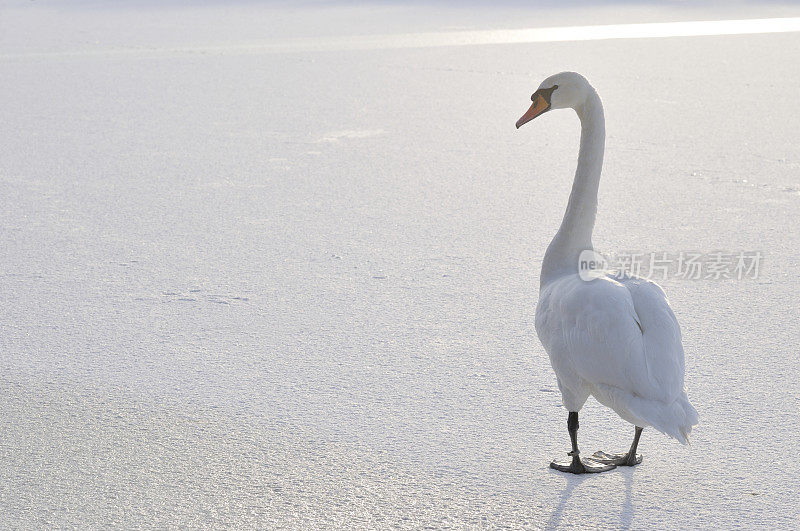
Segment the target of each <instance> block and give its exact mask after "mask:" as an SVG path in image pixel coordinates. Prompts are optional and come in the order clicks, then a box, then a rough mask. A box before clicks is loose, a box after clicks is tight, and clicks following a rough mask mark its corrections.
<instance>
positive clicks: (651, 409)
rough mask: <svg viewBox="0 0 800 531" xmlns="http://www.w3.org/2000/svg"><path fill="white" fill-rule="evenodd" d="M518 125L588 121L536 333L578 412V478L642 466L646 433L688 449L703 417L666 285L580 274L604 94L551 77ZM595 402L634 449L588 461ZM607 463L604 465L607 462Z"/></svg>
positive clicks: (567, 402)
mask: <svg viewBox="0 0 800 531" xmlns="http://www.w3.org/2000/svg"><path fill="white" fill-rule="evenodd" d="M531 99H532V100H533V102H534V103H533V105H531V109H530V110H529V111H528V112H527V113H526V114H525V115H524V116H523V117H522V118H520V121H519V122H517V127H520V126H521V125H522V124H524V123H526V122H528V121H530V120H532V119H533V118H535V117H536V116H538V115H540V114H542V113H543V112H546V111H548V110H550V109H551V108H573V109H575V111H576V112H577V114H578V117H579V118H580V120H581V142H580V151H579V155H578V167H577V170H576V173H575V180H574V182H573V186H572V193H571V194H570V198H569V203H568V205H567V210H566V213H565V214H564V219H563V221H562V223H561V227H560V228H559V230H558V232H557V233H556V235H555V237H554V238H553V241H552V242H551V243H550V246H549V247H548V249H547V252H546V253H545V257H544V261H543V263H542V274H541V285H540V290H539V304H538V306H537V308H536V332H537V334H538V335H539V339H540V340H541V342H542V344H543V345H544V348H545V350H546V351H547V353H548V355H549V356H550V363H551V365H552V366H553V370H554V371H555V373H556V377H557V379H558V386H559V389H560V390H561V395H562V400H563V403H564V406H565V407H566V408H567V410H568V411H569V412H570V416H569V421H568V427H569V431H570V436H571V437H572V443H573V451H572V452H570V455H571V456H572V462H571V463H569V464H567V463H558V462H554V463H553V465H552V466H553V467H554V468H557V469H559V470H565V471H569V472H575V473H580V472H593V471H603V470H608V469H610V468H613V467H614V465H634V464H637V463H638V462H640V460H641V457H640V456H637V455H636V446H637V444H638V440H639V435H640V433H641V428H643V427H645V426H652V427H654V428H656V429H657V430H659V431H661V432H663V433H665V434H667V435H669V436H671V437H674V438H676V439H678V440H679V441H680V442H682V443H684V444H686V443H688V441H689V439H688V437H689V433H690V432H691V429H692V426H693V425H695V424H697V412H696V411H695V409H694V408H693V407H692V405H691V404H690V403H689V400H688V398H687V396H686V393H685V391H684V355H683V346H682V344H681V333H680V328H679V326H678V321H677V320H676V318H675V315H674V313H673V312H672V309H671V308H670V306H669V303H668V302H667V299H666V297H665V296H664V292H663V291H662V290H661V288H660V287H659V286H658V285H657V284H655V283H654V282H651V281H649V280H646V279H643V278H639V277H635V276H621V275H615V274H613V273H611V272H600V273H599V274H595V275H593V278H592V279H590V280H584V278H585V277H584V278H582V276H581V275H579V256H580V255H581V252H585V251H591V250H592V249H593V247H592V231H593V229H594V221H595V215H596V212H597V189H598V185H599V182H600V172H601V169H602V165H603V151H604V148H605V122H604V117H603V106H602V103H601V102H600V98H599V97H598V96H597V93H596V92H595V91H594V89H593V88H592V87H591V85H589V83H588V82H587V81H586V80H585V79H584V78H583V77H582V76H580V75H579V74H575V73H573V72H563V73H561V74H556V75H555V76H551V77H550V78H548V79H547V80H545V81H544V82H543V83H542V85H541V86H540V88H539V90H537V92H536V93H534V95H533V96H532V97H531ZM589 395H592V396H594V397H595V398H596V399H597V400H598V401H599V402H600V403H602V404H604V405H606V406H608V407H610V408H611V409H613V410H614V411H615V412H617V414H619V416H620V417H622V418H623V419H625V420H627V421H628V422H630V423H632V424H634V425H635V426H636V427H637V429H636V436H635V439H634V444H633V445H632V447H631V451H630V452H628V453H627V454H619V455H616V456H611V455H609V454H602V453H598V454H595V456H594V459H590V460H582V459H580V458H579V452H578V447H577V429H578V411H579V410H580V409H581V408H582V407H583V404H584V403H585V402H586V399H587V398H588V397H589ZM600 463H603V464H604V465H603V464H600Z"/></svg>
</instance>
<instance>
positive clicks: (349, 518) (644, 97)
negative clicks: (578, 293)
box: [0, 1, 800, 529]
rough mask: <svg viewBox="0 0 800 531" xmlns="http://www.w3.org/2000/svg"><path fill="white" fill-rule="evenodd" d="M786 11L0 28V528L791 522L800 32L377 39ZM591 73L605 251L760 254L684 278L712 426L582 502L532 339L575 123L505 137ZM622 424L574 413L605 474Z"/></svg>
mask: <svg viewBox="0 0 800 531" xmlns="http://www.w3.org/2000/svg"><path fill="white" fill-rule="evenodd" d="M621 11H622V13H621ZM797 16H800V9H798V8H797V7H793V6H791V5H788V6H787V5H783V4H767V5H763V6H755V5H753V6H750V5H747V4H742V5H734V6H727V5H715V4H703V5H702V6H700V7H697V6H683V5H679V4H668V5H666V6H660V7H659V6H654V5H650V4H648V3H646V2H643V3H640V4H636V5H635V6H628V7H626V8H625V9H624V10H621V9H620V7H619V6H618V5H615V4H608V5H607V6H601V7H592V8H589V7H587V6H586V5H582V4H576V5H571V6H568V7H556V3H548V4H546V5H545V6H544V7H542V8H540V9H537V8H535V7H530V6H528V5H526V3H521V2H520V3H514V2H507V3H503V2H500V3H499V4H497V3H492V4H491V5H489V3H488V2H487V3H485V4H482V3H472V4H470V5H469V6H468V7H463V8H450V7H447V6H446V5H444V4H442V3H439V4H433V5H430V6H427V7H423V6H419V5H417V6H413V7H403V6H401V5H397V4H392V3H375V4H368V5H356V4H350V3H345V4H333V3H318V4H310V5H306V6H301V7H298V6H296V5H289V4H274V5H259V4H256V3H247V2H244V3H241V4H234V5H225V4H223V3H213V2H211V3H207V4H205V5H203V6H200V7H196V6H195V7H192V6H190V5H189V3H188V2H186V3H184V2H174V3H171V4H168V5H166V6H164V5H158V3H155V2H152V3H151V2H139V3H138V4H135V5H132V6H130V7H126V8H123V7H119V6H117V5H116V4H111V3H109V4H104V3H102V2H88V1H87V2H78V3H75V4H73V5H70V6H67V5H61V4H55V5H51V4H45V3H42V2H36V3H33V2H6V3H5V4H3V5H2V6H1V7H0V101H2V105H0V127H2V133H3V134H2V136H1V137H0V205H1V206H2V208H1V209H0V230H2V234H3V237H2V247H0V429H1V430H2V431H0V526H2V527H10V528H30V527H39V526H46V527H65V526H81V527H83V526H87V527H106V526H108V525H114V524H116V525H121V526H125V527H136V526H162V525H165V524H173V525H175V526H197V527H200V526H202V527H208V526H212V525H233V524H236V525H243V526H247V525H252V526H276V525H283V526H286V527H296V526H298V525H307V526H312V527H321V526H347V527H352V526H365V527H386V526H389V525H397V526H401V527H423V526H428V525H431V526H437V527H438V526H448V525H453V526H462V525H475V526H503V525H508V526H512V527H523V526H524V527H556V526H564V527H572V526H575V527H633V528H652V527H657V528H659V527H660V528H663V527H670V528H709V529H711V528H714V529H716V528H720V527H724V528H731V527H742V528H754V527H761V528H789V527H797V526H798V525H800V511H798V509H797V507H796V502H795V499H796V497H797V492H798V490H800V466H799V465H798V461H797V459H796V458H797V456H798V455H800V441H798V431H799V429H800V411H798V396H800V383H798V370H797V361H796V360H797V357H798V356H797V338H798V336H800V325H798V293H800V280H799V278H798V277H799V276H800V259H798V249H800V232H798V230H797V219H798V217H800V145H798V142H797V117H798V116H800V99H798V98H797V87H798V84H799V83H800V60H798V59H800V57H798V50H800V33H797V32H789V33H774V34H754V35H717V36H703V37H667V38H657V39H626V40H593V41H583V42H571V41H567V42H528V43H516V44H509V43H505V44H475V45H459V46H444V45H440V44H441V43H436V42H430V40H428V41H425V40H424V39H423V41H425V42H421V44H420V45H419V46H418V47H413V46H412V47H409V46H384V45H381V46H379V45H375V46H372V47H370V46H366V45H364V43H369V42H379V43H380V42H383V43H385V42H388V41H387V39H390V38H391V36H392V35H400V34H402V35H406V36H407V35H413V34H431V33H436V34H441V33H447V32H483V31H488V30H502V29H520V28H534V27H547V26H576V25H589V24H622V23H643V22H670V21H692V20H730V19H747V18H770V17H797ZM376 36H378V37H376ZM404 38H406V37H404ZM348 39H350V40H348ZM373 39H374V40H373ZM347 42H356V43H359V45H358V46H342V43H347ZM310 43H311V44H313V46H312V45H311V44H310ZM336 43H338V45H337V46H334V45H333V44H336ZM568 69H569V70H576V71H579V72H581V73H583V74H585V75H586V76H587V78H589V80H590V81H591V82H592V83H593V84H594V85H595V86H596V88H597V90H598V92H599V93H600V95H601V97H602V98H603V101H604V105H605V109H606V121H607V128H608V130H607V132H608V139H607V151H606V162H605V168H604V176H603V180H602V182H601V190H600V211H599V217H598V222H597V225H596V229H595V243H596V245H597V246H598V248H600V249H607V250H625V249H627V250H631V249H635V250H644V251H666V252H679V251H684V250H700V251H704V252H711V251H715V250H724V251H731V252H733V251H739V250H752V251H762V252H763V253H764V261H763V264H762V268H761V270H760V275H759V277H758V278H757V279H749V280H718V281H713V280H698V281H688V280H680V279H676V278H671V279H668V280H666V281H660V284H662V286H663V287H664V289H665V291H666V292H667V295H668V296H669V298H670V301H671V303H672V306H673V308H674V310H675V312H676V314H677V316H678V319H679V321H680V323H681V326H682V330H683V334H684V345H685V348H686V362H687V363H686V380H687V390H688V394H689V396H690V398H691V400H692V403H693V404H694V405H695V407H696V408H697V409H698V411H699V413H700V419H701V423H700V425H699V426H697V427H696V428H695V431H694V432H693V434H692V435H693V444H692V445H691V446H689V447H683V446H681V445H680V444H678V443H676V442H675V441H673V440H670V439H667V438H666V437H665V436H663V435H661V434H658V433H655V432H654V431H653V430H645V432H644V435H643V437H642V441H641V444H640V450H641V452H642V453H643V454H644V463H643V464H642V465H641V466H638V467H636V468H635V469H626V470H616V471H613V472H610V473H606V474H602V475H599V476H590V477H572V476H569V477H567V476H565V475H563V474H561V473H558V472H555V471H552V470H550V469H549V468H548V464H549V462H550V460H551V459H552V458H554V457H557V456H561V455H563V454H564V452H566V451H567V450H568V449H569V440H568V436H567V432H566V412H565V410H564V409H563V408H562V407H561V405H560V397H559V394H558V389H557V387H556V385H555V376H554V375H553V372H552V370H551V368H550V366H549V363H548V360H547V356H546V354H545V352H544V350H543V349H542V347H541V345H540V344H539V341H538V339H537V338H536V334H535V331H534V329H533V315H534V309H535V304H536V300H537V296H538V274H539V267H540V264H541V258H542V256H543V254H544V250H545V248H546V246H547V244H548V242H549V240H550V238H551V237H552V235H553V233H554V232H555V230H556V228H557V226H558V223H559V222H560V220H561V216H562V214H563V208H564V206H565V204H566V199H567V195H568V193H569V187H570V185H571V181H572V172H573V169H574V165H575V158H576V154H577V142H578V135H579V130H578V122H577V118H575V116H574V115H572V114H570V113H568V112H566V111H562V112H553V113H549V114H548V115H546V116H544V117H542V118H539V119H537V120H536V122H534V123H533V124H530V125H529V126H526V128H524V129H522V130H520V131H517V130H516V129H515V128H514V122H515V121H516V119H517V118H519V116H520V115H521V113H522V112H523V111H524V110H525V109H526V108H527V105H528V104H529V103H530V101H529V99H528V98H529V96H530V93H531V92H532V91H533V90H534V89H535V88H536V87H537V86H538V84H539V82H540V81H541V80H542V79H544V78H545V77H546V76H548V75H550V74H552V73H555V72H558V71H562V70H568ZM632 432H633V429H632V427H631V426H629V425H628V424H626V423H625V422H624V421H622V420H620V419H619V418H617V417H616V416H615V415H614V414H613V413H612V412H610V411H609V410H607V409H605V408H603V407H601V406H599V405H597V404H596V403H595V402H594V401H592V400H590V402H589V403H588V404H587V406H586V407H585V408H584V410H583V412H582V414H581V429H580V433H579V437H580V443H581V447H582V449H584V450H585V451H590V452H591V451H594V450H598V449H604V450H614V451H620V450H624V449H626V448H627V445H628V444H629V443H630V438H631V436H632Z"/></svg>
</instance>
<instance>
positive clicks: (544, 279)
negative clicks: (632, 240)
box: [540, 90, 606, 286]
mask: <svg viewBox="0 0 800 531" xmlns="http://www.w3.org/2000/svg"><path fill="white" fill-rule="evenodd" d="M575 112H576V113H578V118H580V120H581V147H580V151H579V152H578V168H577V169H576V170H575V180H574V181H573V183H572V192H571V193H570V195H569V203H567V211H566V212H565V213H564V219H563V220H562V221H561V227H559V229H558V232H557V233H556V235H555V237H554V238H553V241H551V242H550V246H549V247H548V248H547V252H546V253H545V255H544V261H543V262H542V275H541V279H540V283H541V285H542V286H544V285H545V284H547V283H548V282H550V281H552V280H555V279H556V278H558V277H561V276H563V275H566V274H570V273H577V272H578V257H579V255H580V253H581V251H583V250H587V249H593V247H592V231H593V230H594V220H595V216H596V215H597V188H598V186H599V184H600V172H601V171H602V169H603V152H604V151H605V142H606V126H605V118H604V116H603V104H602V103H601V102H600V97H599V96H598V95H597V93H596V92H595V91H594V90H592V91H591V94H590V95H589V97H588V98H587V99H586V101H585V102H584V103H583V105H581V106H580V107H577V108H576V109H575Z"/></svg>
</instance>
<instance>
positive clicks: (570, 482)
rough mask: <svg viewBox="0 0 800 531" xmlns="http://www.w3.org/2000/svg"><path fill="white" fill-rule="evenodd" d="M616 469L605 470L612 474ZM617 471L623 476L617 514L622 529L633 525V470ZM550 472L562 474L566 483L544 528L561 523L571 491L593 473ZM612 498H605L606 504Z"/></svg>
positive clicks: (588, 478)
mask: <svg viewBox="0 0 800 531" xmlns="http://www.w3.org/2000/svg"><path fill="white" fill-rule="evenodd" d="M616 472H617V471H612V472H606V473H608V474H614V473H616ZM618 472H619V473H622V474H623V476H624V478H625V499H624V500H622V507H621V512H620V516H619V525H620V527H621V528H623V529H630V527H631V525H633V515H634V508H633V500H632V493H633V472H634V470H633V469H632V468H627V467H625V469H623V470H618ZM550 473H551V474H555V475H558V476H564V477H565V479H566V482H567V484H566V485H565V486H564V490H563V492H562V493H561V499H560V500H559V501H558V505H556V507H555V508H554V509H553V513H552V514H551V515H550V520H549V521H548V522H547V526H546V527H545V529H554V528H556V527H558V525H559V524H560V523H561V517H562V516H563V514H564V508H565V507H566V506H567V502H568V501H569V499H570V498H571V497H572V491H574V490H575V487H577V486H578V485H580V484H581V483H583V482H584V481H587V480H591V478H592V477H593V476H594V474H583V475H580V476H575V475H572V474H565V473H563V472H558V471H555V470H552V469H551V470H550ZM612 500H613V498H611V499H609V500H607V503H606V506H607V507H611V506H612V504H611V503H608V502H610V501H612Z"/></svg>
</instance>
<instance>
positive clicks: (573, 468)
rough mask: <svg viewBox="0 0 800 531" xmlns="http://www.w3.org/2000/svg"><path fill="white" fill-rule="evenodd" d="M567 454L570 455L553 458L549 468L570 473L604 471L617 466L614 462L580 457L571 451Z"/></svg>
mask: <svg viewBox="0 0 800 531" xmlns="http://www.w3.org/2000/svg"><path fill="white" fill-rule="evenodd" d="M567 455H570V456H571V457H570V458H568V459H554V460H553V462H552V463H550V468H552V469H554V470H558V471H560V472H569V473H570V474H595V473H597V472H606V471H608V470H614V469H615V468H617V465H615V464H614V463H601V462H599V461H597V460H595V459H594V458H591V459H581V458H580V457H579V456H578V455H576V454H573V453H572V452H569V453H568V454H567Z"/></svg>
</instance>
